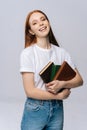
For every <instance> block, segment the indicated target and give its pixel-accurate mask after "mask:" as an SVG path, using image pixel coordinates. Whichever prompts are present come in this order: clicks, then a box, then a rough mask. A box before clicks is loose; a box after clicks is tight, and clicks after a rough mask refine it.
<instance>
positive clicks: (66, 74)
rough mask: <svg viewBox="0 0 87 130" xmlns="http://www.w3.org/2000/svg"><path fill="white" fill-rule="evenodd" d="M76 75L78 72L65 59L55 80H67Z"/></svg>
mask: <svg viewBox="0 0 87 130" xmlns="http://www.w3.org/2000/svg"><path fill="white" fill-rule="evenodd" d="M75 75H76V72H75V71H74V70H73V69H72V67H71V66H70V65H69V64H68V63H67V62H66V61H64V62H63V64H62V65H61V67H60V68H59V70H58V71H57V73H56V75H55V76H54V78H53V80H60V81H67V80H71V79H73V78H74V77H75Z"/></svg>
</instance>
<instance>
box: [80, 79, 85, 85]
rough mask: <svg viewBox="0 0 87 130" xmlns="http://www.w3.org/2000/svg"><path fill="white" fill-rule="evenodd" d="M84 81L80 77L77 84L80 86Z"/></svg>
mask: <svg viewBox="0 0 87 130" xmlns="http://www.w3.org/2000/svg"><path fill="white" fill-rule="evenodd" d="M83 83H84V81H83V79H82V78H81V79H80V81H79V86H82V85H83Z"/></svg>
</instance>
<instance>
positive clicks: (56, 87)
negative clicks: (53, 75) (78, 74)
mask: <svg viewBox="0 0 87 130" xmlns="http://www.w3.org/2000/svg"><path fill="white" fill-rule="evenodd" d="M64 85H65V81H59V80H54V81H51V82H49V83H47V84H46V89H47V90H48V91H49V92H51V93H54V94H56V93H57V92H58V91H60V90H61V89H62V88H64Z"/></svg>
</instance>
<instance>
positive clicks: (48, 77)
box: [39, 61, 60, 83]
mask: <svg viewBox="0 0 87 130" xmlns="http://www.w3.org/2000/svg"><path fill="white" fill-rule="evenodd" d="M59 68H60V65H55V64H54V63H53V62H51V61H50V62H49V63H48V64H47V65H46V66H45V67H44V68H43V69H42V70H41V71H40V73H39V75H40V76H41V78H42V79H43V81H44V82H45V83H48V82H50V81H52V80H53V78H54V76H55V75H56V73H57V71H58V69H59Z"/></svg>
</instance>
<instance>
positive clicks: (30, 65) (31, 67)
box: [20, 44, 75, 90]
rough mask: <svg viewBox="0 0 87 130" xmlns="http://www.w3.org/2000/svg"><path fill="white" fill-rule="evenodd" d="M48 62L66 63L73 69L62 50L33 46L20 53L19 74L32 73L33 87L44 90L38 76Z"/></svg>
mask: <svg viewBox="0 0 87 130" xmlns="http://www.w3.org/2000/svg"><path fill="white" fill-rule="evenodd" d="M49 61H52V62H54V64H57V65H61V64H62V63H63V61H67V62H68V63H69V64H70V66H71V67H72V68H73V69H74V68H75V65H74V64H73V63H72V60H71V57H70V55H69V53H67V52H66V51H65V50H64V49H63V48H61V47H57V46H55V45H53V44H51V48H50V49H43V48H41V47H39V46H38V45H37V44H34V45H32V46H29V47H27V48H25V49H24V50H23V51H22V53H21V56H20V72H33V73H34V79H35V87H37V88H41V89H43V90H46V89H45V83H44V82H43V80H42V79H41V77H40V76H39V72H40V71H41V69H42V68H43V67H44V66H45V65H46V64H47V63H48V62H49Z"/></svg>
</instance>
